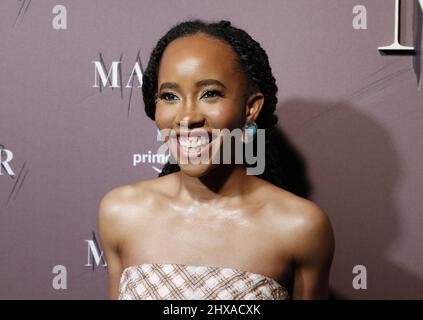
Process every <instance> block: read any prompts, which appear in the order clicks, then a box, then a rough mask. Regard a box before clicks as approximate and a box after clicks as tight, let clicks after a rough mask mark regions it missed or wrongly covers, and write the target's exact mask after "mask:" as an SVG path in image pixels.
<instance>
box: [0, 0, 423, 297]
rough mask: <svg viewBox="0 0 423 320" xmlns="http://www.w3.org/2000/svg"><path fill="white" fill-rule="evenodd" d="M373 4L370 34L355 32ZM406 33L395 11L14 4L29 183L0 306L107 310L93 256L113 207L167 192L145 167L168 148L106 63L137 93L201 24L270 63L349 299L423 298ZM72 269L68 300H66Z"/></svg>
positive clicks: (2, 12) (415, 129)
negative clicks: (248, 39)
mask: <svg viewBox="0 0 423 320" xmlns="http://www.w3.org/2000/svg"><path fill="white" fill-rule="evenodd" d="M359 4H361V5H364V6H365V7H366V8H367V24H368V28H367V29H366V30H355V29H354V28H353V26H352V20H353V18H354V14H353V12H352V10H353V7H354V6H356V5H359ZM416 4H417V1H413V0H406V1H403V10H402V29H401V30H402V32H401V42H403V43H404V44H407V45H413V43H414V44H418V45H419V46H420V44H421V31H420V32H419V30H418V29H416V28H415V29H414V31H413V23H414V22H415V20H414V18H415V16H418V17H419V19H421V14H420V13H417V10H418V9H419V7H417V5H416ZM56 5H64V6H65V7H66V9H67V29H66V30H56V29H54V28H53V26H52V20H53V18H54V17H55V14H53V13H52V9H53V7H54V6H56ZM21 7H22V9H21V10H20V8H21ZM393 17H394V0H392V1H387V0H371V1H370V0H362V1H358V0H343V1H339V0H313V1H312V0H295V1H294V0H278V1H276V0H274V1H246V0H242V1H241V0H225V1H223V0H219V1H216V0H215V1H194V0H184V1H157V0H155V1H146V0H143V1H135V0H134V1H129V0H126V1H122V0H120V1H99V0H97V1H82V0H79V1H76V0H73V1H70V0H67V1H66V0H61V1H29V0H25V1H24V0H21V1H2V2H0V74H1V75H0V97H1V100H0V101H1V102H0V144H2V145H3V146H4V148H5V149H8V150H10V151H11V152H12V153H13V160H11V162H10V166H11V168H12V169H13V171H14V173H15V176H13V177H11V176H9V175H8V174H7V172H6V171H5V168H2V174H3V175H0V298H3V299H8V298H24V299H33V298H43V299H44V298H57V299H74V298H82V299H88V298H90V299H105V298H107V275H106V270H105V268H104V267H103V266H102V261H101V259H100V261H99V264H98V265H97V264H96V261H95V256H93V251H92V247H89V246H90V244H91V245H92V246H94V247H95V243H96V241H95V239H96V238H97V239H98V231H97V208H98V203H99V200H100V198H101V197H102V195H104V194H105V193H106V192H107V191H108V190H110V189H111V188H113V187H115V186H118V185H122V184H127V183H131V182H135V181H139V180H143V179H147V178H151V177H154V176H156V175H157V172H156V171H155V169H154V168H153V167H160V165H159V164H156V163H149V162H148V161H146V162H145V163H140V164H138V165H137V166H133V164H132V159H133V155H134V154H148V152H149V151H151V152H152V153H154V152H155V151H156V149H157V147H158V146H159V145H158V144H157V142H156V141H155V138H156V131H155V128H156V127H155V124H154V123H153V122H152V121H150V120H149V119H148V118H147V117H146V115H145V113H144V106H143V103H142V96H141V92H140V89H139V88H134V90H133V91H132V95H131V90H130V88H122V90H121V89H120V88H114V89H113V90H112V89H111V88H110V87H107V88H103V89H102V91H101V92H100V90H99V89H98V88H93V87H92V85H93V84H94V65H93V63H92V61H95V60H99V57H100V54H101V56H102V57H103V59H104V63H105V64H106V66H107V67H109V66H110V64H111V63H112V61H116V60H119V59H120V58H121V61H122V63H121V65H122V79H123V86H125V85H126V83H127V81H128V78H129V75H130V72H131V70H132V67H133V66H134V63H135V62H136V59H137V53H138V51H139V58H140V61H141V62H142V64H143V65H144V66H145V65H146V64H147V61H148V57H149V54H150V51H151V49H152V48H153V46H154V45H155V43H156V41H157V40H158V39H159V38H160V37H161V36H162V35H163V34H164V33H165V32H166V31H167V30H168V29H169V28H170V27H171V26H172V25H173V24H175V23H177V22H180V21H182V20H184V19H187V18H203V19H206V20H220V19H227V20H230V21H231V22H232V23H233V24H234V25H235V26H239V27H241V28H244V29H245V30H246V31H247V32H249V33H250V34H251V35H252V36H253V37H254V38H255V39H256V40H257V41H259V42H260V43H261V44H262V46H263V47H264V48H265V50H266V51H267V53H268V55H269V58H270V62H271V66H272V68H273V72H274V75H275V77H276V79H277V84H278V87H279V101H280V102H279V105H278V111H277V113H278V115H279V117H280V128H281V129H282V130H283V131H284V132H285V133H286V135H287V136H288V137H289V138H290V140H291V141H292V143H293V144H294V145H295V147H296V148H297V150H298V151H299V152H300V153H301V154H302V155H303V157H304V160H305V163H306V165H307V169H308V174H309V179H310V181H311V182H312V185H313V193H312V200H314V201H315V202H316V203H318V204H319V205H320V206H321V207H322V208H323V209H325V210H326V212H327V213H328V215H329V216H330V218H331V221H332V223H333V227H334V231H335V236H336V253H335V259H334V263H333V267H332V276H331V288H332V290H333V294H335V295H336V296H337V297H338V298H350V299H372V298H382V299H384V298H423V250H422V244H423V233H422V232H421V230H423V215H422V207H423V197H422V190H423V166H422V159H423V92H422V91H419V90H418V89H417V80H416V74H420V73H421V72H420V69H419V64H420V58H421V51H420V49H419V51H418V53H417V56H416V57H412V56H401V55H400V56H391V55H387V56H383V55H381V54H380V53H379V51H378V49H377V48H378V47H379V46H384V45H389V44H390V43H391V42H392V41H393V36H394V20H393ZM419 26H420V27H421V20H419ZM416 40H417V41H416ZM137 85H138V82H137V81H135V83H134V86H137ZM87 240H88V242H87ZM89 248H91V251H89ZM98 250H101V248H99V247H98ZM99 252H101V251H99ZM56 265H63V266H65V267H66V270H67V289H66V290H56V289H54V287H53V286H52V281H53V278H54V277H55V274H54V273H53V272H52V270H53V267H54V266H56ZM356 265H364V266H365V267H366V268H367V289H366V290H356V289H354V288H353V286H352V281H353V278H354V276H355V275H354V274H353V273H352V270H353V268H354V266H356Z"/></svg>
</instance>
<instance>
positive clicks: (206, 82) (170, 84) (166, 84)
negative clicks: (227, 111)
mask: <svg viewBox="0 0 423 320" xmlns="http://www.w3.org/2000/svg"><path fill="white" fill-rule="evenodd" d="M212 84H215V85H219V86H221V87H223V88H225V89H226V86H225V85H224V84H223V83H222V82H220V81H219V80H216V79H204V80H199V81H197V82H196V83H195V86H196V87H203V86H208V85H212ZM178 88H179V85H178V84H177V83H176V82H163V83H162V84H161V85H160V88H159V90H162V89H178Z"/></svg>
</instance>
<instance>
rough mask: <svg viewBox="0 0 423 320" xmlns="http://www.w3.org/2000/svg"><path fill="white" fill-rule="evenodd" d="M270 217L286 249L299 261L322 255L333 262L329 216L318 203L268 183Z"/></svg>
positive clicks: (265, 188) (331, 230)
mask: <svg viewBox="0 0 423 320" xmlns="http://www.w3.org/2000/svg"><path fill="white" fill-rule="evenodd" d="M263 186H264V188H263V190H265V194H266V198H267V199H266V202H267V204H266V206H265V207H266V209H265V210H266V217H269V220H270V221H269V223H271V225H272V226H274V228H275V229H274V230H275V232H276V234H277V236H278V237H279V238H278V239H279V241H280V243H281V244H283V247H284V248H285V249H286V248H290V249H291V250H290V251H291V252H292V256H293V257H295V258H296V259H300V260H301V259H309V258H311V257H312V256H316V255H320V256H326V257H327V258H328V259H331V256H332V254H333V251H334V244H335V243H334V234H333V229H332V225H331V222H330V219H329V216H328V214H327V213H326V212H325V211H324V210H323V209H322V208H321V207H320V206H319V205H317V204H316V203H315V202H313V201H311V200H308V199H305V198H303V197H300V196H297V195H295V194H293V193H291V192H289V191H287V190H284V189H281V188H279V187H276V186H274V185H272V184H270V183H268V182H266V183H265V184H264V185H263Z"/></svg>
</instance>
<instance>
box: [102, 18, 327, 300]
mask: <svg viewBox="0 0 423 320" xmlns="http://www.w3.org/2000/svg"><path fill="white" fill-rule="evenodd" d="M142 91H143V99H144V103H145V110H146V113H147V115H148V116H149V117H150V118H151V119H152V120H154V121H155V122H156V124H157V127H158V128H159V129H161V130H164V129H171V130H173V131H174V132H175V133H176V135H175V136H174V138H173V139H168V140H167V143H168V144H169V148H170V151H171V154H172V156H173V157H174V159H175V160H176V163H171V162H169V163H167V164H166V165H165V167H164V169H163V170H162V172H161V173H160V175H159V177H158V178H155V179H150V180H147V181H142V182H139V183H136V184H131V185H125V186H121V187H117V188H115V189H113V190H112V191H110V192H109V193H107V194H106V195H105V196H104V197H103V199H102V201H101V203H100V208H99V231H100V241H101V245H102V248H103V251H104V254H105V257H106V260H107V263H108V273H109V291H110V297H111V298H113V299H116V298H119V299H276V300H281V299H288V298H294V299H326V298H327V297H328V282H329V270H330V266H331V262H332V257H333V251H334V238H333V232H332V228H331V225H330V222H329V220H328V218H327V216H326V214H325V213H324V212H323V210H322V209H320V208H319V207H318V206H317V205H316V204H314V203H313V202H311V201H310V200H307V199H305V198H302V197H300V196H298V195H295V194H293V193H291V192H289V191H288V190H286V189H285V188H284V185H283V183H282V180H281V178H280V177H279V176H278V175H277V174H276V173H275V172H276V170H274V168H275V167H277V166H278V165H280V162H279V161H280V160H278V157H277V156H275V155H277V154H278V153H277V152H275V147H273V148H272V143H271V141H272V140H271V137H272V134H273V130H274V127H275V125H276V123H277V117H276V116H275V115H274V111H275V108H276V103H277V97H276V93H277V87H276V83H275V79H274V77H273V75H272V71H271V68H270V65H269V61H268V57H267V54H266V52H265V51H264V50H263V49H262V48H261V46H260V45H259V43H257V42H256V41H255V40H253V39H252V38H251V37H250V36H249V35H248V34H247V33H246V32H245V31H243V30H241V29H238V28H235V27H233V26H232V25H231V23H230V22H229V21H225V20H223V21H220V22H218V23H206V22H204V21H201V20H192V21H185V22H182V23H180V24H178V25H176V26H174V27H173V28H172V29H171V30H169V31H168V32H167V33H166V34H165V35H164V36H163V37H162V38H161V39H160V40H159V42H158V43H157V45H156V47H155V48H154V50H153V51H152V53H151V57H150V60H149V63H148V66H147V68H146V71H145V73H144V75H143V87H142ZM250 128H254V130H253V132H256V129H263V130H265V132H266V141H265V144H266V151H265V152H266V154H265V155H263V156H265V159H266V169H265V171H264V173H263V174H261V175H259V176H253V175H248V174H247V172H246V165H245V164H244V163H241V164H238V163H234V162H230V163H222V162H219V163H215V162H214V161H212V160H213V158H214V157H215V156H221V155H222V152H221V151H222V145H223V140H224V136H223V135H222V134H220V135H212V133H213V130H224V129H228V130H229V131H231V130H244V131H245V132H247V129H250ZM200 132H201V133H205V134H200ZM224 132H225V131H224ZM247 135H248V134H247V133H246V136H247ZM253 138H254V135H253ZM212 145H213V146H214V147H215V148H214V149H212V150H213V151H212V154H211V155H209V154H208V153H207V157H206V161H202V162H201V163H193V162H191V161H187V162H183V161H181V160H182V158H184V157H186V158H190V156H191V155H202V154H203V153H204V151H205V150H206V149H207V150H208V149H209V148H211V147H212Z"/></svg>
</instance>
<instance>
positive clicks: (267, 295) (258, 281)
mask: <svg viewBox="0 0 423 320" xmlns="http://www.w3.org/2000/svg"><path fill="white" fill-rule="evenodd" d="M289 298H290V297H289V294H288V291H287V289H286V288H285V287H283V286H282V285H281V284H279V283H278V282H277V281H276V280H274V279H272V278H269V277H267V276H264V275H261V274H257V273H252V272H249V271H243V270H239V269H234V268H226V267H214V266H192V265H186V264H175V263H144V264H140V265H134V266H130V267H127V268H125V269H124V270H123V272H122V274H121V277H120V283H119V298H118V299H119V300H288V299H289Z"/></svg>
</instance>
